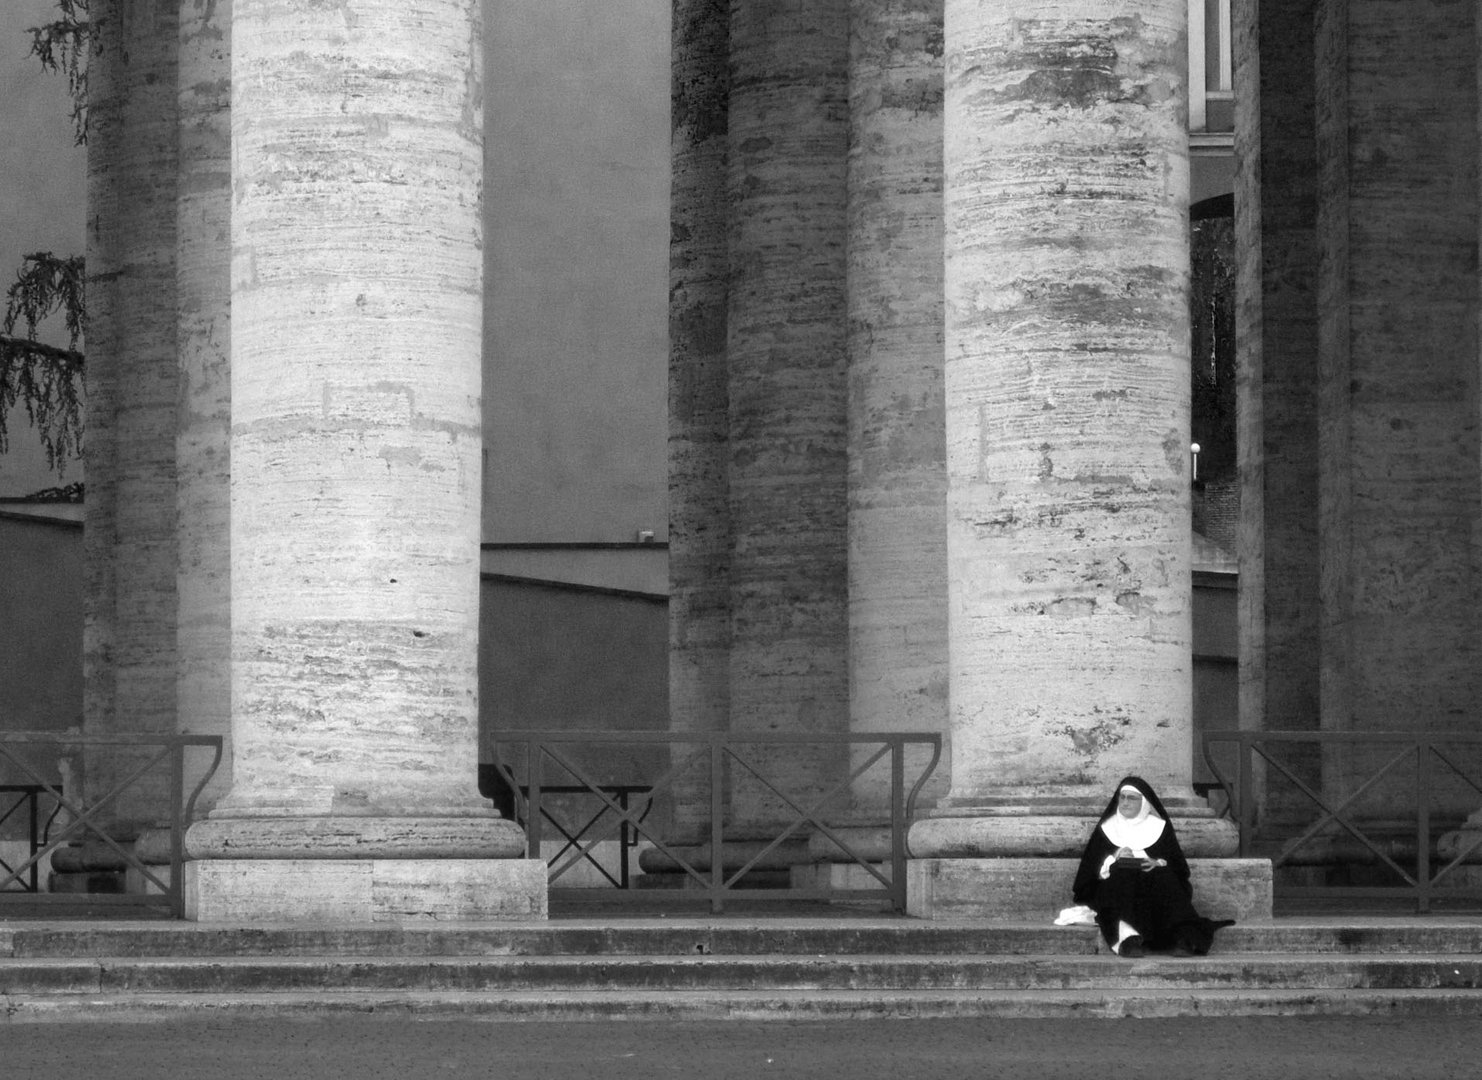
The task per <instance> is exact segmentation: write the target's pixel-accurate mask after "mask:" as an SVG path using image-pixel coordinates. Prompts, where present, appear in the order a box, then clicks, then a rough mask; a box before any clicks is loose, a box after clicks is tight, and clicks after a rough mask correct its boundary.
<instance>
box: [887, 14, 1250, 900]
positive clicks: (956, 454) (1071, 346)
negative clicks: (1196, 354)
mask: <svg viewBox="0 0 1482 1080" xmlns="http://www.w3.org/2000/svg"><path fill="white" fill-rule="evenodd" d="M1185 19H1186V13H1185V2H1184V0H1136V2H1128V3H1119V4H1115V5H1108V4H1106V3H1104V2H1096V3H1092V2H1090V0H1080V2H1061V0H1018V2H1010V3H1001V4H980V3H978V2H976V0H948V2H947V5H946V82H945V89H946V101H945V118H944V126H945V136H944V146H945V187H944V202H945V207H946V210H945V216H946V240H945V252H946V290H945V291H946V401H947V404H946V410H947V483H948V488H947V515H948V533H947V551H948V582H949V657H950V680H951V683H950V686H951V723H952V751H953V761H952V789H951V796H950V798H949V799H947V800H945V805H944V806H943V807H942V809H941V810H939V811H938V812H937V813H938V816H935V817H932V818H928V819H925V820H923V821H920V822H918V823H917V825H916V826H915V827H914V828H913V829H912V833H911V848H912V853H913V855H915V856H917V857H923V856H924V857H927V858H926V862H927V863H935V864H937V865H935V866H929V865H922V864H920V863H918V864H915V865H913V881H912V886H913V889H914V894H915V899H914V900H913V901H912V903H913V907H914V908H915V910H918V911H923V895H924V894H925V893H930V892H931V891H932V890H933V888H935V886H933V884H932V883H931V881H929V880H928V879H929V878H930V877H931V875H932V874H933V873H934V872H936V871H941V870H942V867H941V865H940V864H941V863H945V862H949V861H952V860H971V859H974V857H981V856H1013V855H1023V856H1036V857H1037V856H1074V855H1076V854H1078V853H1079V851H1080V848H1081V846H1082V845H1083V844H1084V842H1085V839H1086V836H1087V834H1088V832H1089V829H1090V827H1091V823H1092V821H1093V820H1094V818H1095V815H1096V814H1097V813H1098V812H1099V811H1100V809H1101V808H1102V806H1103V805H1104V804H1105V801H1106V799H1107V798H1108V796H1109V794H1110V791H1111V788H1112V786H1113V785H1114V784H1115V782H1116V781H1117V780H1118V779H1119V778H1120V777H1121V776H1122V775H1124V774H1127V773H1136V774H1139V775H1141V776H1143V777H1144V778H1146V779H1147V780H1148V781H1149V782H1150V783H1151V784H1152V785H1153V786H1154V787H1155V788H1156V789H1157V790H1158V791H1159V793H1160V795H1162V797H1163V799H1164V802H1165V803H1166V804H1167V805H1168V808H1169V810H1170V811H1171V812H1172V813H1173V814H1174V815H1175V816H1176V817H1177V818H1178V822H1177V824H1178V826H1179V833H1180V837H1181V838H1182V839H1183V841H1184V847H1185V850H1186V852H1187V853H1188V854H1189V855H1191V856H1197V855H1206V854H1224V853H1227V852H1228V851H1229V850H1230V848H1231V844H1232V842H1233V835H1232V830H1230V829H1228V828H1225V827H1223V826H1225V825H1227V823H1223V822H1216V821H1215V820H1213V819H1212V818H1211V817H1209V816H1208V813H1209V812H1208V811H1207V810H1204V809H1202V808H1201V807H1200V806H1199V805H1198V804H1197V803H1196V802H1195V800H1194V799H1193V797H1192V791H1191V789H1190V786H1189V781H1190V775H1191V769H1192V762H1191V734H1192V727H1193V721H1192V704H1191V692H1192V690H1191V681H1190V680H1191V655H1190V633H1191V629H1190V592H1191V577H1190V566H1189V558H1190V519H1189V501H1188V500H1189V495H1188V490H1189V473H1188V459H1189V453H1188V450H1189V367H1188V365H1189V321H1188V318H1189V316H1188V274H1189V271H1188V258H1189V256H1188V215H1187V203H1188V146H1187V131H1186V127H1185V124H1186V120H1185V115H1186V105H1185V103H1186V100H1187V89H1186V85H1185V82H1186V80H1185V75H1184V69H1185V60H1184V57H1185ZM932 857H935V858H932ZM1019 861H1020V860H1013V859H1010V860H1007V862H1009V863H1015V862H1019ZM1052 861H1054V862H1056V863H1057V866H1056V867H1055V868H1054V870H1053V872H1054V873H1055V874H1056V875H1057V881H1056V886H1057V887H1056V888H1054V889H1052V890H1051V892H1050V893H1049V902H1050V903H1053V902H1055V901H1056V900H1058V901H1059V902H1061V903H1068V902H1069V883H1070V877H1071V876H1072V875H1073V873H1074V863H1073V859H1070V858H1066V859H1063V860H1052ZM997 862H999V861H998V860H992V861H988V864H989V866H990V867H991V869H992V870H993V872H995V873H998V872H1003V873H1007V874H1009V875H1012V874H1013V873H1015V872H1016V871H1015V870H1013V869H1012V868H1006V867H1004V866H1003V865H1001V864H1000V865H998V866H993V863H997ZM1064 864H1069V866H1068V867H1067V866H1066V865H1064ZM985 872H986V871H985ZM990 876H991V875H990ZM1058 878H1063V881H1061V880H1058ZM958 884H959V885H961V884H962V882H961V881H959V882H958ZM968 887H969V888H970V889H971V888H973V886H972V885H971V884H970V885H969V886H968ZM997 899H998V898H996V897H990V898H988V900H987V902H988V903H989V904H990V905H991V904H993V903H994V902H995V901H996V900H997ZM980 902H981V900H980ZM1268 903H1269V901H1268ZM927 906H929V905H927ZM1011 906H1012V904H1011V903H1006V904H1003V905H1001V907H1000V910H1004V909H1007V908H1009V907H1011ZM1036 906H1038V905H1036ZM938 910H941V909H940V908H939V909H938ZM1040 910H1043V908H1040ZM1268 910H1269V908H1268Z"/></svg>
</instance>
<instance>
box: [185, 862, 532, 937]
mask: <svg viewBox="0 0 1482 1080" xmlns="http://www.w3.org/2000/svg"><path fill="white" fill-rule="evenodd" d="M546 872H547V871H546V865H545V863H544V862H543V861H542V860H539V859H204V860H198V861H194V862H188V863H186V864H185V882H184V886H185V917H186V918H187V919H191V920H193V921H196V922H251V923H313V922H332V923H339V924H344V925H348V924H352V923H361V924H364V923H400V922H431V921H480V920H500V921H512V920H529V919H544V918H545V917H546Z"/></svg>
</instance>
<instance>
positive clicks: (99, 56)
mask: <svg viewBox="0 0 1482 1080" xmlns="http://www.w3.org/2000/svg"><path fill="white" fill-rule="evenodd" d="M178 7H179V5H178V4H176V3H173V2H170V3H159V2H154V3H126V2H124V0H100V2H99V3H98V4H96V5H95V6H94V7H93V8H91V9H90V10H89V15H90V19H91V21H92V22H93V24H94V25H95V26H97V27H98V28H99V30H98V33H97V35H96V36H95V38H94V48H93V51H92V53H91V54H90V55H89V58H88V77H89V84H88V112H89V118H90V126H91V127H90V135H89V139H88V195H87V199H88V213H87V222H88V235H87V271H88V327H87V357H88V364H87V400H86V410H87V413H86V421H87V506H86V515H87V516H86V529H85V531H84V533H83V548H84V559H85V564H86V584H85V593H84V620H85V621H84V631H83V678H84V690H83V696H84V702H83V712H84V721H85V725H86V728H87V731H88V733H89V734H92V735H108V734H129V733H146V732H154V733H165V734H168V733H171V732H173V731H174V730H175V686H176V634H175V626H176V623H175V610H176V581H175V574H176V544H177V541H176V531H175V526H176V518H175V498H176V488H175V484H176V469H175V408H176V402H177V400H178V397H179V376H178V367H177V362H176V305H175V296H176V292H175V281H176V276H175V227H176V219H175V214H176V186H177V179H178V177H177V173H176V165H175V163H176V154H177V148H176V129H177V119H176V117H177V101H176V77H175V76H176V63H177V52H178V41H177V31H176V27H177V15H178V12H177V8H178ZM84 764H85V768H84V772H83V778H84V779H83V783H84V785H85V787H86V789H87V790H88V791H90V792H95V793H97V794H102V793H103V792H107V791H109V790H110V789H112V788H113V787H114V786H115V784H117V783H118V782H119V781H120V780H122V779H123V778H124V777H126V776H128V775H129V774H130V773H131V772H132V771H133V770H134V769H135V768H137V767H138V766H139V764H140V759H139V755H138V754H137V753H136V752H133V751H128V750H123V749H120V748H118V747H110V748H107V749H106V750H104V751H102V752H93V751H88V752H87V754H86V755H85V763H84ZM168 784H169V775H168V770H159V769H157V770H153V771H151V772H150V773H148V774H147V775H146V776H145V777H143V778H142V780H141V781H140V782H139V783H138V784H136V785H134V786H133V787H132V788H131V789H130V790H129V791H128V792H127V793H126V794H125V795H124V796H123V797H122V798H121V799H120V800H119V801H117V802H115V803H113V804H112V805H111V806H110V807H109V809H108V817H109V819H111V820H112V821H113V822H116V823H117V824H118V826H119V827H120V828H121V830H122V831H123V833H127V834H132V832H133V831H134V830H135V829H136V828H137V826H138V825H140V824H148V823H150V822H152V821H153V820H154V819H155V818H156V817H158V816H159V815H160V814H161V812H162V807H163V806H164V805H165V799H166V797H167V793H168Z"/></svg>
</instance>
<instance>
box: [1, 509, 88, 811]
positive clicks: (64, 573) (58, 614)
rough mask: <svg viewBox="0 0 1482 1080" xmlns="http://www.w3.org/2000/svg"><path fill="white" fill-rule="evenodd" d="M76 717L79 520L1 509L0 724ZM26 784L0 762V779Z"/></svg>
mask: <svg viewBox="0 0 1482 1080" xmlns="http://www.w3.org/2000/svg"><path fill="white" fill-rule="evenodd" d="M81 722H82V525H81V523H80V522H77V521H67V520H56V519H54V518H50V517H39V516H33V515H31V514H27V513H22V512H12V511H5V510H0V730H5V731H60V730H63V729H65V728H67V727H70V726H74V725H77V724H80V723H81ZM52 778H53V779H59V777H56V776H54V775H53V777H52ZM29 782H30V781H29V780H28V779H26V778H24V777H22V776H20V775H18V774H17V772H16V770H15V768H14V767H13V766H8V765H6V764H5V763H3V762H0V783H29Z"/></svg>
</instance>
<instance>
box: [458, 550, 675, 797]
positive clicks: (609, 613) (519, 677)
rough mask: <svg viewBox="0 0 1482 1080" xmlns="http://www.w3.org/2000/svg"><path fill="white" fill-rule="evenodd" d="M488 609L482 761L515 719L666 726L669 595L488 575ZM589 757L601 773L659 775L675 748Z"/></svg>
mask: <svg viewBox="0 0 1482 1080" xmlns="http://www.w3.org/2000/svg"><path fill="white" fill-rule="evenodd" d="M479 610H480V616H479V658H480V659H479V727H480V733H481V743H482V752H481V754H480V758H481V760H488V757H489V750H490V747H491V745H492V742H493V738H494V736H495V734H496V733H497V732H499V731H508V730H511V729H514V728H537V729H549V730H571V729H578V728H586V729H592V728H596V729H600V730H603V731H634V730H644V729H647V730H650V731H663V730H664V729H665V726H666V724H667V721H668V710H669V704H668V668H667V662H668V612H667V605H666V603H665V602H664V600H663V598H662V597H646V596H642V595H640V594H636V593H620V592H616V591H610V592H603V591H600V590H592V589H581V588H570V587H561V586H553V585H547V584H533V583H529V582H521V581H514V580H506V579H500V578H494V577H491V576H488V575H486V576H485V578H484V581H483V593H482V599H481V603H480V607H479ZM582 760H583V761H585V762H587V763H589V764H590V765H591V767H593V768H595V769H598V770H600V771H601V773H602V775H601V776H594V777H593V779H594V780H598V781H607V782H626V781H629V780H634V779H643V780H653V779H655V778H656V777H657V775H658V772H659V771H660V768H659V766H660V763H661V762H662V761H664V760H667V753H666V752H665V751H662V750H658V751H655V750H652V749H649V750H644V749H638V748H631V747H629V748H622V747H612V746H609V747H606V748H603V749H602V750H600V751H596V752H591V753H588V754H586V755H584V756H583V757H582ZM547 780H548V781H549V782H552V783H555V782H559V780H558V779H555V778H554V777H553V776H550V775H548V776H547Z"/></svg>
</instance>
